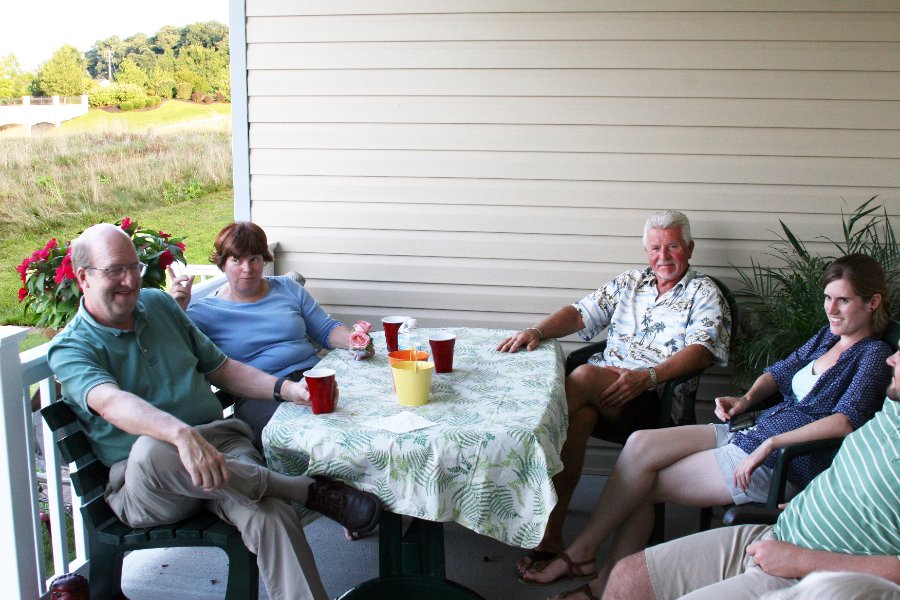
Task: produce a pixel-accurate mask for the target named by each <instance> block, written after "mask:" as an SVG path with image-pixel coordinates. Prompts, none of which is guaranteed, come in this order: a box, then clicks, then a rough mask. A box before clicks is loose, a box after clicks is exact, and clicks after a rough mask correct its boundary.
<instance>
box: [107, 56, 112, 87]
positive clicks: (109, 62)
mask: <svg viewBox="0 0 900 600" xmlns="http://www.w3.org/2000/svg"><path fill="white" fill-rule="evenodd" d="M106 78H107V79H109V82H110V83H112V50H107V51H106Z"/></svg>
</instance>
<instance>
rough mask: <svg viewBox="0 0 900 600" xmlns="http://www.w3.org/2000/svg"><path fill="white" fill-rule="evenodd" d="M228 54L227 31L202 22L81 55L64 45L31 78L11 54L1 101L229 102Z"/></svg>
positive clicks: (102, 44) (112, 41) (5, 62)
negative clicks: (46, 98)
mask: <svg viewBox="0 0 900 600" xmlns="http://www.w3.org/2000/svg"><path fill="white" fill-rule="evenodd" d="M228 50H229V47H228V27H226V26H225V25H223V24H222V23H219V22H217V21H206V22H199V23H193V24H190V25H185V26H184V27H176V26H172V25H166V26H165V27H162V28H161V29H160V30H159V31H157V32H156V34H154V35H153V36H150V37H148V36H147V35H145V34H143V33H137V34H135V35H132V36H130V37H127V38H125V39H124V40H123V39H121V38H119V36H112V37H110V38H107V39H105V40H98V41H97V42H96V43H94V45H93V46H92V47H91V48H90V49H89V50H88V51H87V52H86V53H84V54H82V53H81V52H80V51H78V50H77V49H76V48H75V47H73V46H71V45H64V46H62V47H60V48H59V49H58V50H56V52H54V53H53V56H52V57H50V59H49V60H47V61H46V62H45V63H43V64H42V65H41V66H40V67H38V69H37V71H36V72H34V73H30V72H24V71H22V70H21V69H20V67H19V61H18V60H17V59H16V57H15V55H14V54H10V55H8V56H6V57H0V99H2V98H16V97H21V96H55V95H58V96H79V95H81V94H88V97H89V101H90V104H91V106H109V105H121V104H122V102H124V101H130V100H134V99H135V98H138V99H140V98H141V97H143V98H145V99H147V98H150V99H155V101H156V102H159V100H160V99H168V98H180V99H185V100H186V99H194V100H201V101H211V100H212V99H213V98H215V99H216V100H219V101H229V100H230V90H231V76H230V71H229V56H228ZM133 104H134V103H132V106H131V107H132V108H133V107H134V106H133ZM147 104H149V102H147Z"/></svg>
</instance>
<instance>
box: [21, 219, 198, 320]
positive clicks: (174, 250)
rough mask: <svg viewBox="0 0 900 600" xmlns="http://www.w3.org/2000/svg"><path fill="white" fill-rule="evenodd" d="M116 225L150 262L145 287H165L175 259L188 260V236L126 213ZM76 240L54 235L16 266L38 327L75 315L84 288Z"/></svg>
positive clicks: (24, 298) (23, 299)
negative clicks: (145, 225) (75, 262)
mask: <svg viewBox="0 0 900 600" xmlns="http://www.w3.org/2000/svg"><path fill="white" fill-rule="evenodd" d="M116 225H118V226H119V227H121V228H122V230H123V231H124V232H125V233H127V234H128V235H129V237H131V240H132V242H133V243H134V249H135V251H136V252H137V255H138V260H140V261H141V262H143V263H145V264H146V265H147V271H146V272H145V273H144V277H143V279H142V281H141V287H145V288H162V287H164V286H165V283H166V268H167V267H168V266H169V265H171V264H172V263H173V262H175V261H178V262H180V263H184V262H185V259H184V242H183V239H184V238H173V237H172V236H171V235H170V234H168V233H165V232H163V231H159V230H156V229H141V228H140V227H139V226H138V223H137V222H136V221H132V220H131V219H129V218H128V217H125V218H124V219H122V220H121V221H117V222H116ZM71 252H72V242H66V243H65V245H60V244H59V242H57V240H56V238H52V239H51V240H50V241H49V242H47V244H46V245H44V247H43V248H38V249H37V250H35V251H34V252H32V253H31V255H30V256H27V257H25V259H24V260H23V261H22V262H21V264H19V266H17V267H16V271H17V272H18V273H19V276H20V277H21V279H22V287H21V288H20V289H19V302H24V303H25V310H26V311H27V310H29V309H30V310H32V311H33V312H34V313H35V315H37V317H38V318H37V322H36V323H35V324H36V325H37V326H38V327H50V328H52V329H59V328H60V327H62V326H64V325H65V324H66V323H68V322H69V320H70V319H71V318H72V317H73V316H75V313H76V312H77V311H78V304H79V301H80V298H81V290H80V288H79V287H78V282H77V281H76V279H75V271H74V269H73V268H72V260H71Z"/></svg>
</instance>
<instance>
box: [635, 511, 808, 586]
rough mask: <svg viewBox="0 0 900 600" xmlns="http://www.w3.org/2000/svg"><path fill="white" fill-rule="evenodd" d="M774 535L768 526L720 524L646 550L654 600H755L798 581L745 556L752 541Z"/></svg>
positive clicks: (769, 537)
mask: <svg viewBox="0 0 900 600" xmlns="http://www.w3.org/2000/svg"><path fill="white" fill-rule="evenodd" d="M773 539H775V536H774V534H772V526H771V525H737V526H734V527H720V528H719V529H713V530H710V531H704V532H702V533H697V534H694V535H689V536H687V537H683V538H679V539H676V540H672V541H671V542H667V543H665V544H660V545H659V546H652V547H650V548H647V550H645V553H644V556H645V557H646V559H647V568H648V570H649V571H650V581H651V582H652V584H653V591H654V592H655V593H656V597H657V599H658V600H663V599H664V598H684V599H690V600H722V599H723V598H727V599H728V600H756V599H757V598H759V597H760V596H762V595H763V594H764V593H766V592H769V591H773V590H780V589H784V588H786V587H790V586H792V585H794V584H795V583H797V581H798V580H797V579H784V578H783V577H775V576H774V575H769V574H768V573H766V572H765V571H763V570H762V569H760V568H759V567H757V566H756V563H754V562H753V559H751V558H750V557H749V556H747V553H746V549H747V546H749V545H750V544H752V543H753V542H757V541H763V540H773Z"/></svg>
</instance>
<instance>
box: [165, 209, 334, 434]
mask: <svg viewBox="0 0 900 600" xmlns="http://www.w3.org/2000/svg"><path fill="white" fill-rule="evenodd" d="M214 247H215V251H214V252H213V253H212V255H211V256H210V260H211V261H212V262H213V263H215V264H216V265H217V266H218V267H219V269H221V270H222V272H223V273H224V274H225V277H226V279H227V280H228V283H226V284H225V285H223V286H222V287H221V288H219V290H218V291H217V292H216V294H214V295H211V296H207V297H206V298H203V299H201V300H200V301H198V302H195V303H194V304H193V305H191V306H189V307H188V304H189V302H190V287H189V286H186V285H184V284H183V282H184V278H179V279H176V280H175V281H174V282H173V284H172V287H171V289H170V293H172V295H173V296H174V297H175V299H176V301H178V303H179V304H180V305H181V306H182V308H186V309H187V314H188V316H189V317H190V318H191V320H192V321H193V322H194V323H195V324H196V325H197V327H198V328H199V329H200V331H202V332H203V333H205V334H206V335H207V337H209V338H210V339H211V340H212V341H213V342H214V343H215V344H216V345H217V346H218V347H219V348H221V350H222V351H223V352H224V353H225V354H227V355H228V356H229V357H230V358H233V359H235V360H239V361H241V362H243V363H245V364H248V365H252V366H254V367H256V368H257V369H260V370H261V371H265V372H266V373H269V374H271V375H275V376H276V377H286V378H288V379H291V380H293V381H300V379H301V378H302V377H303V372H304V371H306V370H307V369H311V368H312V367H313V366H315V365H316V363H318V362H319V357H318V354H317V349H316V348H315V347H314V346H313V344H312V343H310V340H313V341H315V342H316V343H317V344H319V345H320V346H322V347H323V348H325V349H328V350H331V349H333V348H345V349H346V348H348V347H349V339H350V330H349V329H348V328H347V327H346V326H344V325H343V324H341V322H340V321H337V320H336V319H333V318H332V317H331V315H329V314H328V313H326V312H325V311H324V310H323V309H322V307H321V306H319V303H318V302H316V299H315V298H313V297H312V295H310V293H309V292H307V291H306V289H305V288H304V287H303V286H301V285H300V284H299V283H297V282H296V281H294V280H293V279H291V278H290V277H285V276H281V277H264V276H263V267H264V266H265V264H266V263H267V262H271V261H273V260H274V257H273V256H272V253H271V252H269V246H268V241H267V240H266V234H265V232H264V231H263V230H262V228H261V227H259V225H256V224H255V223H251V222H249V221H239V222H237V223H232V224H230V225H227V226H226V227H225V228H224V229H222V231H220V232H219V235H218V236H217V237H216V241H215V246H214ZM279 404H280V402H278V401H276V400H274V399H266V400H257V399H254V400H246V399H243V398H238V399H236V401H235V405H234V406H235V408H234V414H235V416H236V417H237V418H239V419H241V420H242V421H245V422H246V423H248V424H249V425H250V427H251V429H252V430H253V443H254V444H255V445H256V447H257V448H259V449H260V451H261V450H262V430H263V428H264V427H265V426H266V424H267V423H268V422H269V419H270V418H271V417H272V415H273V414H274V413H275V410H276V409H277V408H278V405H279Z"/></svg>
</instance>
